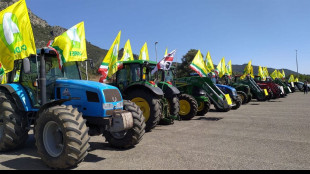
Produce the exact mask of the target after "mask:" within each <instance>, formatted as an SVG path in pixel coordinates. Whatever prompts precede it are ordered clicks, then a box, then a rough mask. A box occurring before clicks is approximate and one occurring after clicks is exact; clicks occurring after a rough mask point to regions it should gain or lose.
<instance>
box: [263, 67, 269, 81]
mask: <svg viewBox="0 0 310 174" xmlns="http://www.w3.org/2000/svg"><path fill="white" fill-rule="evenodd" d="M263 72H264V75H265V77H266V78H267V77H269V72H268V69H267V67H266V66H265V67H264V68H263Z"/></svg>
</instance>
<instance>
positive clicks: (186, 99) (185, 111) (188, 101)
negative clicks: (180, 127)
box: [179, 94, 198, 120]
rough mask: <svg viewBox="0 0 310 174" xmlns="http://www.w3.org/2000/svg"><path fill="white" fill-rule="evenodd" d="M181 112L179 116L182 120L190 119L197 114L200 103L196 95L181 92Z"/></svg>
mask: <svg viewBox="0 0 310 174" xmlns="http://www.w3.org/2000/svg"><path fill="white" fill-rule="evenodd" d="M179 101H180V112H179V116H180V118H181V119H182V120H190V119H192V118H193V117H194V116H195V115H196V114H197V108H198V104H197V102H196V100H195V98H194V97H192V96H190V95H188V94H180V95H179Z"/></svg>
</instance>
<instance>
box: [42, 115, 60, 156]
mask: <svg viewBox="0 0 310 174" xmlns="http://www.w3.org/2000/svg"><path fill="white" fill-rule="evenodd" d="M43 144H44V147H45V150H46V152H47V153H48V154H49V155H50V156H52V157H58V156H59V155H60V154H61V153H62V151H63V148H64V142H63V133H62V131H61V128H60V126H59V125H58V124H57V123H56V122H54V121H49V122H48V123H47V124H46V125H45V126H44V129H43Z"/></svg>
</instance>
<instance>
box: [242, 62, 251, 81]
mask: <svg viewBox="0 0 310 174" xmlns="http://www.w3.org/2000/svg"><path fill="white" fill-rule="evenodd" d="M252 72H253V67H252V60H250V61H249V63H248V65H247V66H245V68H244V70H243V75H242V76H241V77H240V79H241V80H242V79H244V78H245V77H246V76H247V75H251V76H252Z"/></svg>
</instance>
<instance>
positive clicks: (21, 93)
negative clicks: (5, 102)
mask: <svg viewBox="0 0 310 174" xmlns="http://www.w3.org/2000/svg"><path fill="white" fill-rule="evenodd" d="M1 88H2V89H6V90H7V91H8V92H9V93H10V94H11V95H12V97H13V99H14V101H15V103H16V105H17V107H18V108H20V109H22V110H23V111H25V112H30V111H34V112H36V111H38V109H36V108H33V107H32V103H31V100H30V98H29V96H28V95H27V92H26V90H25V89H24V87H23V86H22V85H21V84H17V83H11V84H3V85H0V89H1Z"/></svg>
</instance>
